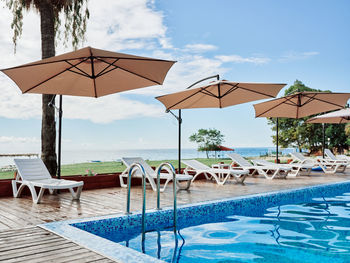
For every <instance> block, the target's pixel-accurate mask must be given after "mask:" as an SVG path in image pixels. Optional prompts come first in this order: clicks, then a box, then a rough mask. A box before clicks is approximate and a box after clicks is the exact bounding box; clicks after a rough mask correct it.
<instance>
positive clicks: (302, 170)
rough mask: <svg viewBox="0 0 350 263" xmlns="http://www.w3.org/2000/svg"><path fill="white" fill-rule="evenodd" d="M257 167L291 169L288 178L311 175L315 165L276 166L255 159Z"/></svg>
mask: <svg viewBox="0 0 350 263" xmlns="http://www.w3.org/2000/svg"><path fill="white" fill-rule="evenodd" d="M252 161H253V163H254V164H255V165H264V166H271V165H274V166H277V167H283V168H291V171H290V172H289V173H288V176H298V175H310V173H311V170H312V168H313V167H314V165H313V164H298V163H294V164H274V163H271V162H269V161H266V160H261V159H254V160H252Z"/></svg>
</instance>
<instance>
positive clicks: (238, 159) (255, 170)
mask: <svg viewBox="0 0 350 263" xmlns="http://www.w3.org/2000/svg"><path fill="white" fill-rule="evenodd" d="M227 156H228V157H230V158H231V160H232V167H233V164H237V165H239V167H241V168H242V169H246V170H252V173H251V175H255V174H260V175H263V176H265V178H266V179H274V178H275V177H282V178H286V177H287V175H288V173H289V172H290V171H291V170H292V169H291V168H289V167H282V166H276V165H273V164H271V165H269V166H267V165H264V166H261V165H252V164H251V163H250V162H248V161H247V160H246V159H244V158H243V157H242V156H241V155H239V154H237V153H227ZM271 174H272V175H271Z"/></svg>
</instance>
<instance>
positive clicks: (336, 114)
mask: <svg viewBox="0 0 350 263" xmlns="http://www.w3.org/2000/svg"><path fill="white" fill-rule="evenodd" d="M307 122H309V123H334V124H342V123H348V122H350V108H347V109H342V110H337V111H333V112H329V113H326V114H322V115H319V116H316V117H313V118H311V119H309V120H307Z"/></svg>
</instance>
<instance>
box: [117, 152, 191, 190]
mask: <svg viewBox="0 0 350 263" xmlns="http://www.w3.org/2000/svg"><path fill="white" fill-rule="evenodd" d="M122 162H123V163H124V165H125V166H126V169H125V170H124V171H123V172H122V174H121V175H120V176H119V180H120V186H121V187H127V183H124V179H127V178H128V175H129V168H130V166H131V165H132V164H134V163H139V164H141V165H142V166H143V169H144V170H145V173H146V181H147V182H148V183H149V184H150V185H151V187H152V190H153V191H157V183H156V180H157V173H156V170H153V168H152V167H151V166H149V165H148V163H146V162H145V160H144V159H142V158H140V157H123V158H122ZM164 169H165V170H167V168H166V167H165V168H164ZM132 176H133V177H138V178H141V177H142V174H141V173H140V171H138V170H135V173H134V174H133V175H132ZM192 178H193V177H192V176H191V175H186V174H176V184H177V185H178V187H179V190H188V189H189V188H190V186H191V180H192ZM160 179H164V180H166V181H165V183H164V185H163V187H161V188H160V191H161V192H164V190H165V188H166V187H167V185H168V183H169V182H170V181H172V180H173V176H172V174H171V173H170V171H169V173H160ZM180 182H186V184H185V186H182V184H180Z"/></svg>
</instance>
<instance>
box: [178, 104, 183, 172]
mask: <svg viewBox="0 0 350 263" xmlns="http://www.w3.org/2000/svg"><path fill="white" fill-rule="evenodd" d="M178 122H179V152H178V158H179V160H178V162H179V163H178V173H179V174H181V123H182V119H181V110H179V116H178Z"/></svg>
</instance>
